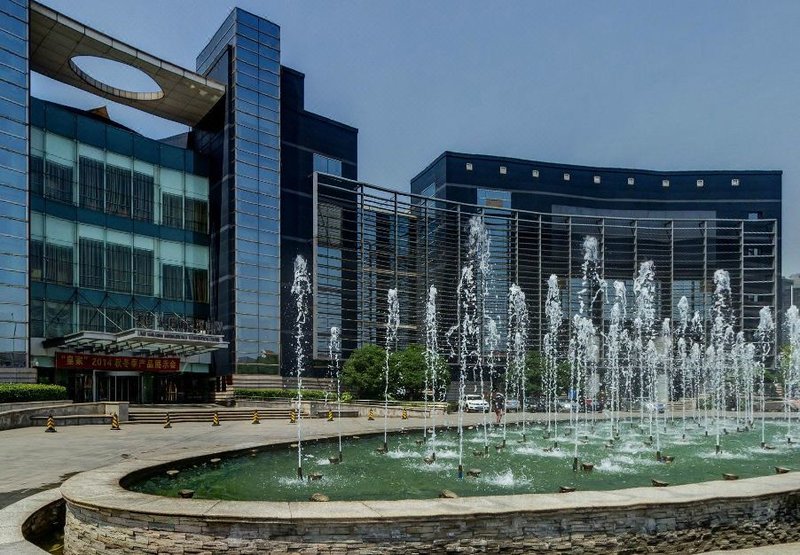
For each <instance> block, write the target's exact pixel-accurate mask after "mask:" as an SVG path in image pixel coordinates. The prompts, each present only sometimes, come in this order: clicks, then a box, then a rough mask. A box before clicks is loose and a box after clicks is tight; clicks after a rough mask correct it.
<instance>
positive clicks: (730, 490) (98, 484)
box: [61, 433, 800, 523]
mask: <svg viewBox="0 0 800 555" xmlns="http://www.w3.org/2000/svg"><path fill="white" fill-rule="evenodd" d="M361 435H362V436H363V435H365V434H361ZM330 437H332V436H331V434H330V433H320V434H314V435H311V434H310V435H309V437H307V438H306V440H309V441H313V440H317V439H328V438H330ZM288 444H289V442H287V441H275V442H273V443H264V442H258V443H245V444H240V445H237V446H236V447H235V448H234V449H231V450H227V451H224V452H220V451H218V450H206V449H200V450H181V451H173V452H162V453H158V454H155V455H152V456H148V457H142V458H138V459H130V460H127V461H124V462H121V463H118V464H114V465H112V466H108V467H104V468H100V469H97V470H91V471H88V472H83V473H81V474H78V475H77V476H74V477H72V478H70V479H69V480H67V481H66V482H65V483H64V484H62V486H61V494H62V495H63V497H64V499H65V500H66V501H67V503H68V505H75V506H79V507H83V508H86V509H89V510H111V511H114V510H116V511H124V512H130V513H139V514H153V515H170V516H178V517H181V516H183V517H188V518H192V517H193V518H201V519H203V520H207V521H221V522H226V521H227V522H232V521H244V522H246V521H253V522H255V521H269V522H273V523H278V522H298V521H324V522H341V521H348V522H350V521H353V520H358V521H361V522H370V521H385V520H391V521H397V520H409V519H410V520H428V519H433V518H435V519H442V518H445V519H446V518H448V517H452V518H463V517H465V516H472V517H477V516H480V515H502V514H511V513H526V514H535V513H554V512H556V513H559V512H565V513H566V512H569V513H573V514H574V513H580V512H590V511H594V510H598V509H611V510H615V509H616V510H619V509H634V508H638V509H641V508H651V507H652V508H655V507H658V506H665V505H666V506H680V505H684V504H686V505H689V504H694V503H703V502H711V501H716V500H735V499H749V498H759V497H767V496H772V495H776V494H784V493H798V492H800V472H790V473H787V474H776V475H771V476H762V477H758V478H748V479H742V480H736V481H725V480H719V481H711V482H698V483H694V484H686V485H680V486H670V487H666V488H656V487H639V488H630V489H621V490H609V491H577V492H572V493H552V494H548V493H538V494H518V495H498V496H476V497H461V498H457V499H438V498H437V499H406V500H375V501H372V500H370V501H330V502H327V503H318V502H310V501H308V502H284V501H281V502H276V501H226V500H217V499H179V498H173V497H164V496H159V495H149V494H143V493H136V492H133V491H129V490H127V489H125V488H123V487H122V485H121V484H122V483H125V482H126V481H130V480H131V479H135V478H136V477H138V476H145V475H147V474H150V473H151V472H156V471H157V470H158V469H160V468H164V467H168V466H169V465H174V464H177V465H178V466H181V465H184V464H186V463H188V462H192V461H196V460H198V459H204V458H211V457H214V456H233V455H238V454H241V453H243V452H246V451H247V450H249V449H254V448H265V447H273V446H277V445H288Z"/></svg>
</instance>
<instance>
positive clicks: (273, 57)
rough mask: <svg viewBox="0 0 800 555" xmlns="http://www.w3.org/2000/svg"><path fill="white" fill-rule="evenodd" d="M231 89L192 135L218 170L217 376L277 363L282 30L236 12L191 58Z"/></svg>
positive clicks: (267, 367)
mask: <svg viewBox="0 0 800 555" xmlns="http://www.w3.org/2000/svg"><path fill="white" fill-rule="evenodd" d="M197 71H198V72H199V73H201V74H204V75H208V76H210V77H212V78H214V79H216V80H217V81H219V82H221V83H224V84H225V85H226V86H227V88H228V93H227V96H226V98H225V100H224V106H223V107H221V108H220V113H219V114H212V115H211V117H210V118H209V119H208V121H206V122H204V124H201V125H200V126H199V127H200V129H201V130H202V131H205V133H202V134H200V136H201V139H200V141H199V144H198V147H199V148H200V150H201V151H203V152H206V153H207V154H208V155H209V157H211V159H212V160H214V161H215V162H216V163H217V164H218V165H219V166H220V167H221V168H224V170H220V171H218V172H216V174H215V175H214V176H213V181H212V206H214V213H212V215H211V219H212V222H213V225H212V244H213V252H214V260H213V262H212V264H213V278H212V279H213V291H214V295H213V297H214V299H213V307H212V312H213V315H214V318H215V319H217V320H219V321H220V322H222V323H223V326H224V329H225V331H226V335H227V337H228V338H229V341H230V342H231V348H230V350H229V351H228V352H226V353H219V354H218V355H217V356H216V359H215V363H216V364H215V367H216V371H217V373H218V374H219V375H224V374H230V373H233V372H241V373H272V372H275V371H277V368H278V364H279V360H280V354H281V351H280V325H281V315H280V298H281V295H280V289H281V283H280V250H281V242H280V200H281V190H280V163H281V162H280V160H281V156H280V137H281V120H280V103H281V93H280V90H281V89H280V74H281V66H280V28H279V27H278V26H277V25H275V24H274V23H272V22H270V21H268V20H266V19H263V18H260V17H258V16H255V15H253V14H251V13H249V12H246V11H244V10H241V9H239V8H235V9H234V10H233V11H232V12H231V14H230V16H228V18H227V19H226V20H225V22H224V23H223V24H222V26H221V27H220V29H219V30H218V31H217V33H216V34H215V35H214V37H213V38H212V39H211V41H210V42H209V43H208V45H207V46H206V48H205V49H204V50H203V51H202V52H201V53H200V55H199V56H198V57H197Z"/></svg>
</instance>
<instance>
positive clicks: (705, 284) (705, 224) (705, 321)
mask: <svg viewBox="0 0 800 555" xmlns="http://www.w3.org/2000/svg"><path fill="white" fill-rule="evenodd" d="M707 294H708V220H703V315H704V318H703V335H704V336H705V337H708V326H709V322H708V320H709V318H707V317H705V315H706V314H707V306H706V301H707V299H708V296H707Z"/></svg>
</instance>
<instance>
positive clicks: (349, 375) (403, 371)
mask: <svg viewBox="0 0 800 555" xmlns="http://www.w3.org/2000/svg"><path fill="white" fill-rule="evenodd" d="M425 368H426V365H425V348H424V347H421V346H419V345H411V346H409V347H407V348H405V349H402V350H400V351H396V352H394V353H392V354H391V355H390V356H389V398H390V399H398V400H400V399H402V400H412V399H416V400H422V399H423V396H424V390H425ZM436 368H437V371H436V385H437V389H438V391H437V392H436V395H435V398H436V400H437V401H441V400H442V399H443V398H444V393H445V392H446V391H447V386H449V385H450V369H449V368H448V367H447V363H446V362H445V361H444V359H443V358H442V357H441V356H440V357H437V363H436ZM385 369H386V351H385V350H384V349H382V348H381V347H379V346H377V345H365V346H364V347H361V348H360V349H356V350H355V351H353V352H352V354H351V355H350V357H349V358H348V359H347V362H345V363H344V367H343V368H342V383H343V384H344V386H345V387H346V388H347V389H349V390H350V391H351V392H352V393H353V394H354V395H355V396H356V397H359V398H361V399H383V395H384V387H385V378H384V372H385ZM428 379H429V382H428V387H429V388H430V387H431V382H430V377H429V378H428Z"/></svg>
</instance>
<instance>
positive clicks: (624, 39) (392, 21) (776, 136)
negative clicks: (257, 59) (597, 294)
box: [33, 0, 800, 274]
mask: <svg viewBox="0 0 800 555" xmlns="http://www.w3.org/2000/svg"><path fill="white" fill-rule="evenodd" d="M44 2H45V3H46V4H47V5H49V6H52V7H53V8H55V9H57V10H59V11H62V12H63V13H65V14H67V15H69V16H71V17H74V18H75V19H78V20H79V21H82V22H84V23H87V24H89V25H91V26H93V27H96V28H98V29H99V30H101V31H104V32H106V33H107V34H110V35H112V36H115V37H118V38H120V39H122V40H124V41H126V42H129V43H131V44H133V45H134V46H137V47H139V48H142V49H143V50H146V51H148V52H150V53H152V54H155V55H157V56H159V57H162V58H165V59H167V60H169V61H171V62H173V63H177V64H179V65H183V66H185V67H188V68H190V69H194V60H195V56H196V54H197V53H198V52H199V51H200V50H201V49H202V47H203V46H204V45H205V43H206V42H207V41H208V39H209V38H210V37H211V36H212V34H213V33H214V31H216V29H217V28H218V26H219V25H220V23H221V22H222V20H223V19H224V18H225V16H226V15H227V14H228V12H229V11H230V9H231V8H232V7H233V6H234V5H238V6H240V7H242V8H244V9H247V10H249V11H252V12H254V13H256V14H259V15H261V16H263V17H266V18H267V19H270V20H272V21H274V22H275V23H277V24H278V25H280V26H281V34H282V39H281V49H282V53H281V56H282V60H281V61H282V63H283V64H284V65H287V66H290V67H293V68H295V69H298V70H300V71H302V72H304V73H305V74H306V75H307V78H306V107H307V108H308V109H309V110H312V111H314V112H317V113H320V114H322V115H325V116H328V117H331V118H334V119H337V120H340V121H343V122H345V123H348V124H351V125H353V126H355V127H358V128H359V157H360V158H359V177H360V178H361V179H363V180H365V181H370V182H374V183H377V184H382V185H386V186H391V187H395V188H398V189H406V188H407V187H408V182H409V179H410V178H411V177H412V176H413V175H415V174H416V173H417V172H418V171H419V170H420V169H422V168H423V167H425V166H426V165H427V164H428V163H429V162H430V161H431V160H433V158H435V157H436V156H437V155H438V154H439V153H441V152H442V151H443V150H458V151H466V152H480V153H486V154H496V155H505V156H514V157H521V158H532V159H540V160H547V161H554V162H565V163H573V164H588V165H602V166H625V167H642V168H651V169H664V170H667V169H737V168H740V169H781V170H783V171H784V176H783V195H784V212H783V216H784V225H783V233H784V249H783V252H784V274H789V273H793V272H800V250H799V249H797V248H796V245H797V244H798V239H799V238H800V218H798V217H797V215H796V214H797V213H798V212H797V206H798V205H800V193H799V192H798V190H797V187H796V186H795V183H796V182H797V180H798V178H800V156H798V150H800V55H798V53H800V33H798V31H797V28H798V25H799V24H800V2H797V1H774V0H772V1H770V2H751V1H730V0H725V1H722V0H719V1H671V2H649V1H640V0H631V1H619V2H597V1H570V2H555V1H554V2H534V1H527V0H526V1H505V2H502V3H498V2H490V1H487V0H484V1H480V2H479V1H469V0H448V1H441V0H437V1H436V2H429V1H422V0H402V1H400V0H397V1H392V2H388V1H376V0H358V1H336V2H331V1H322V0H317V1H298V0H272V1H269V2H267V1H258V0H236V1H235V2H230V1H229V2H222V1H219V0H192V1H190V0H136V1H131V0H79V1H76V0H44ZM33 93H34V94H35V95H36V96H40V97H45V98H49V99H53V100H56V101H61V102H70V103H73V104H78V105H80V106H81V107H94V105H99V104H107V102H106V101H99V100H92V99H87V98H86V95H85V93H74V92H73V91H71V90H67V89H65V88H64V87H63V86H60V85H57V84H55V83H53V82H50V81H48V80H45V79H43V78H42V79H37V80H35V81H34V83H33ZM111 114H112V117H115V118H117V119H119V120H120V121H122V123H124V124H126V125H129V126H130V127H133V128H135V129H137V130H139V131H141V132H143V133H145V134H148V135H151V136H157V137H158V136H166V135H169V134H171V132H172V131H173V130H174V129H175V127H174V126H169V125H166V124H164V123H163V122H159V121H154V120H152V121H151V120H145V119H144V118H142V116H141V115H139V114H137V113H136V112H132V111H129V110H125V109H123V108H114V107H112V109H111Z"/></svg>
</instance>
